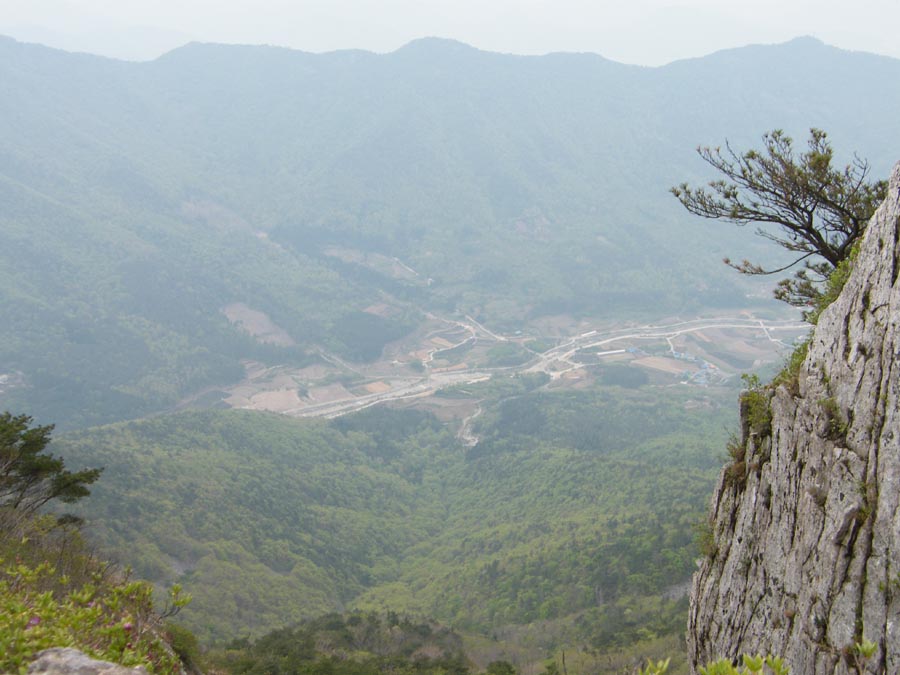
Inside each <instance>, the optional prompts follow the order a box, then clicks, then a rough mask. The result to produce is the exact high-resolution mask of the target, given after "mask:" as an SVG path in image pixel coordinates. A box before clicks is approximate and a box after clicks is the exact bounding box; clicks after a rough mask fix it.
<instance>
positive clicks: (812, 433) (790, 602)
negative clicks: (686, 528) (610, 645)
mask: <svg viewBox="0 0 900 675" xmlns="http://www.w3.org/2000/svg"><path fill="white" fill-rule="evenodd" d="M898 272H900V164H898V165H897V166H896V167H895V168H894V171H893V175H892V176H891V180H890V188H889V191H888V196H887V198H886V199H885V201H884V203H883V204H882V205H881V207H880V208H879V209H878V211H877V212H876V213H875V215H874V217H873V218H872V220H871V221H870V223H869V226H868V229H867V231H866V234H865V236H864V238H863V241H862V244H861V247H860V251H859V254H858V256H857V258H856V261H855V264H854V269H853V271H852V273H851V275H850V277H849V279H848V280H847V283H846V285H845V286H844V288H843V290H842V292H841V294H840V296H839V297H838V298H837V300H835V302H834V303H832V304H831V305H830V306H829V307H828V308H827V309H826V310H825V311H824V312H823V313H822V315H821V317H820V318H819V321H818V325H817V326H816V328H815V331H814V333H813V335H812V338H811V341H810V344H809V353H808V355H807V357H806V359H805V360H804V362H803V364H802V365H801V366H800V369H799V374H798V376H797V379H796V381H793V380H791V381H788V382H786V383H782V384H781V385H779V386H777V387H775V388H774V389H761V390H758V391H755V392H751V395H750V396H749V397H748V396H745V397H743V399H742V410H741V418H742V425H741V426H742V438H741V439H740V441H739V445H738V444H737V443H736V445H735V448H733V449H732V455H733V457H734V461H733V462H732V463H731V464H730V465H728V466H726V467H725V469H723V471H722V474H721V476H720V477H719V482H718V484H717V486H716V490H715V493H714V496H713V502H712V510H711V513H710V521H709V524H710V527H711V531H710V532H709V538H708V542H707V543H708V546H707V551H706V553H707V556H706V558H705V559H704V560H703V561H702V563H701V564H700V569H699V570H698V571H697V573H696V574H695V575H694V580H693V587H692V591H691V607H690V615H689V619H688V651H689V655H690V660H691V663H692V668H693V669H696V668H697V666H698V665H699V664H704V663H706V662H708V661H710V660H713V659H716V658H720V657H726V658H737V657H738V656H739V655H740V654H742V653H763V654H766V653H771V654H774V655H776V656H778V655H780V656H782V657H784V659H785V662H786V663H787V664H788V665H790V667H791V671H792V672H793V673H798V674H800V673H802V674H803V675H825V674H827V675H832V674H838V673H857V672H867V673H883V672H887V673H900V284H898V281H897V280H898ZM769 415H770V416H769ZM863 639H866V640H870V641H872V642H874V643H875V644H876V645H877V649H876V651H875V653H874V654H873V655H872V656H871V657H870V658H869V659H865V660H861V659H859V658H858V657H857V655H856V654H857V653H856V650H855V649H854V645H856V644H857V643H859V642H861V641H862V640H863Z"/></svg>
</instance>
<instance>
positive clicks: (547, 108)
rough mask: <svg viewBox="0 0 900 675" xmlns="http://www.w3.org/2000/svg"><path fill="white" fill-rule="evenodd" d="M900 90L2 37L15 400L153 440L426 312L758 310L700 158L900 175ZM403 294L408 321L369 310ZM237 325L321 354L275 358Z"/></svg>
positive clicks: (769, 65)
mask: <svg viewBox="0 0 900 675" xmlns="http://www.w3.org/2000/svg"><path fill="white" fill-rule="evenodd" d="M898 76H900V62H898V61H897V60H894V59H889V58H885V57H877V56H872V55H868V54H860V53H848V52H843V51H840V50H837V49H834V48H830V47H827V46H825V45H823V44H821V43H818V42H816V41H814V40H811V39H799V40H796V41H793V42H790V43H787V44H784V45H779V46H773V47H748V48H743V49H737V50H732V51H726V52H721V53H718V54H714V55H712V56H710V57H706V58H702V59H694V60H690V61H683V62H678V63H674V64H672V65H669V66H666V67H662V68H653V69H649V68H639V67H632V66H624V65H620V64H617V63H613V62H610V61H606V60H604V59H602V58H600V57H597V56H592V55H577V54H553V55H548V56H544V57H516V56H505V55H498V54H491V53H486V52H480V51H478V50H475V49H472V48H470V47H467V46H465V45H463V44H459V43H455V42H450V41H445V40H435V39H426V40H420V41H416V42H413V43H410V44H409V45H407V46H406V47H404V48H402V49H400V50H398V51H396V52H394V53H392V54H387V55H376V54H371V53H366V52H356V51H345V52H335V53H330V54H320V55H313V54H306V53H302V52H296V51H290V50H286V49H277V48H268V47H235V46H218V45H202V44H191V45H187V46H185V47H183V48H180V49H177V50H175V51H173V52H171V53H169V54H167V55H165V56H163V57H161V58H159V59H157V60H156V61H153V62H149V63H126V62H119V61H113V60H108V59H104V58H100V57H94V56H88V55H80V54H69V53H65V52H60V51H54V50H51V49H47V48H44V47H39V46H34V45H24V44H20V43H17V42H15V41H12V40H9V39H3V40H2V42H0V87H2V97H0V99H2V100H0V119H2V121H3V124H2V125H0V199H2V201H3V204H4V205H5V208H4V210H3V213H2V214H0V218H2V229H0V237H2V243H0V256H2V274H3V276H4V282H3V285H2V290H0V303H2V307H3V312H4V315H6V316H10V317H15V320H13V321H7V322H5V323H4V326H3V327H2V329H0V363H2V364H3V370H4V371H5V373H4V374H6V375H8V377H7V384H6V385H4V386H5V390H4V391H3V393H2V394H0V397H2V398H0V401H2V403H3V404H4V405H5V406H7V407H9V406H12V405H13V404H15V406H16V407H27V408H28V409H31V410H36V411H40V414H41V415H42V416H43V415H47V416H48V418H53V419H55V420H57V421H59V422H60V423H63V424H65V425H78V426H81V425H84V424H88V423H93V422H98V421H103V420H112V419H116V418H121V417H128V416H134V415H137V414H142V413H147V412H150V411H153V410H160V409H165V408H166V407H168V406H171V405H172V404H173V403H175V402H176V401H178V400H179V399H180V398H181V397H183V396H184V395H186V394H189V393H191V392H194V391H197V390H200V389H202V388H204V387H206V386H209V385H213V384H220V383H223V382H228V381H235V380H236V379H239V378H240V376H241V373H242V368H241V366H240V359H242V358H248V357H251V358H257V359H260V360H262V361H267V362H276V361H277V362H282V361H285V360H288V361H289V360H292V359H293V360H294V361H297V362H302V361H303V359H305V358H306V357H305V356H304V354H305V353H306V351H307V350H308V348H309V347H310V346H312V345H320V346H322V347H324V348H325V349H326V350H329V351H331V352H334V353H336V354H338V355H342V356H344V357H346V358H350V359H367V358H372V357H373V355H377V353H378V352H379V351H380V347H381V345H383V344H384V343H385V342H387V341H388V340H391V339H395V338H396V337H398V336H400V335H402V334H403V333H404V332H406V331H408V330H409V329H410V328H411V327H413V326H414V325H415V324H416V323H417V321H418V318H419V317H420V316H421V314H420V312H421V311H422V310H427V309H438V310H440V311H443V312H447V313H451V314H452V313H456V314H471V315H473V316H475V317H476V318H478V319H480V320H481V321H483V322H487V323H489V324H490V325H492V326H495V327H499V328H503V329H515V328H516V327H518V326H520V325H521V324H522V323H523V322H524V321H526V320H528V319H529V318H533V317H535V316H539V315H541V314H548V313H558V312H561V311H569V312H576V313H585V314H591V315H594V316H600V317H611V316H616V317H618V316H625V315H627V316H647V315H648V314H653V315H657V316H658V315H663V314H671V313H675V312H679V311H685V310H693V311H696V310H699V309H702V308H704V307H715V306H719V305H733V304H734V303H735V301H737V300H739V299H740V298H741V297H742V295H743V293H744V291H743V290H742V289H741V287H739V286H738V282H737V280H736V279H735V278H734V277H733V276H732V275H730V274H728V273H727V270H725V269H723V268H722V266H721V265H720V264H719V262H718V261H719V260H720V258H721V257H722V256H723V255H725V254H736V255H742V254H743V253H744V252H746V251H748V250H751V247H752V246H753V244H752V243H750V238H749V237H744V238H742V239H741V240H740V243H737V242H736V241H735V237H736V233H735V232H734V231H732V230H731V229H728V228H715V227H712V226H709V225H705V224H698V223H696V222H693V221H690V220H689V219H688V218H687V217H686V216H684V215H683V214H681V213H679V210H678V209H679V207H678V205H677V204H676V203H675V202H674V200H673V199H672V198H671V197H670V196H669V195H668V194H667V188H668V187H669V186H670V185H672V184H675V183H676V182H679V181H681V180H684V179H694V180H696V179H699V178H700V177H701V176H702V175H703V170H704V168H703V166H702V164H701V163H700V162H699V161H698V160H697V158H696V157H695V156H694V155H693V153H692V149H693V148H694V147H695V146H696V145H697V144H700V143H711V144H717V143H721V142H722V141H723V140H724V139H726V138H727V139H729V140H730V141H732V142H733V143H734V144H735V145H736V146H737V147H739V148H744V147H748V146H750V145H752V144H754V143H756V142H757V141H758V139H759V137H760V135H761V134H762V133H763V132H764V131H766V130H769V129H771V128H775V127H780V128H785V129H787V130H788V131H790V132H791V133H793V134H794V135H795V137H796V138H797V140H798V142H802V140H803V139H804V137H805V134H806V130H807V128H808V127H810V126H818V127H822V128H824V129H827V130H828V131H829V132H830V133H831V135H832V137H833V139H834V141H835V143H836V145H837V146H838V147H839V149H841V150H846V151H849V150H850V149H856V150H858V151H859V152H860V153H861V154H863V155H864V156H867V157H868V158H869V159H870V160H871V162H872V167H873V175H879V174H883V173H885V172H886V170H887V166H888V164H889V162H890V161H891V159H892V158H893V157H895V156H896V155H897V149H896V148H892V147H888V146H886V145H885V140H884V139H892V138H897V137H898V134H897V131H898V130H900V129H898V127H900V120H897V118H896V115H894V114H893V112H894V111H896V110H897V109H898V107H900V105H898V104H900V92H898V90H897V88H896V87H892V86H889V83H892V82H896V81H900V80H898ZM698 101H702V105H698V104H697V102H698ZM345 249H349V250H351V251H352V252H354V253H355V254H357V255H358V254H359V252H365V253H378V254H381V255H383V256H386V257H388V258H397V259H399V261H401V262H402V263H403V264H404V265H405V266H408V267H409V268H410V269H411V270H414V272H415V276H412V277H411V278H407V279H402V278H397V277H396V276H391V275H386V274H384V273H379V272H378V271H377V270H373V269H372V266H371V265H369V266H366V265H361V264H358V263H357V262H354V261H353V259H352V256H349V257H348V254H346V251H345ZM335 250H337V251H338V253H337V254H335ZM382 292H387V293H389V294H390V297H391V298H393V300H392V302H393V303H394V304H395V305H396V308H395V310H394V311H393V314H392V315H391V316H389V317H373V316H372V315H371V314H366V313H363V312H361V311H360V310H363V309H364V308H366V307H368V306H370V305H371V304H372V303H373V302H376V301H382V300H384V297H385V296H384V295H383V293H382ZM230 303H245V304H246V305H247V306H249V307H251V308H253V309H255V310H259V311H262V312H265V313H266V314H267V315H268V316H270V317H271V319H272V320H273V321H274V322H275V323H276V324H278V325H279V326H280V327H282V328H283V329H284V330H285V331H286V332H287V333H288V334H289V336H290V338H291V342H293V343H296V346H290V347H288V346H281V347H279V346H273V345H264V344H259V343H258V342H257V341H254V340H252V339H251V338H249V337H248V336H247V335H246V334H244V333H242V332H241V331H240V330H239V328H237V327H235V326H232V325H231V324H229V322H228V320H227V319H226V317H225V316H223V314H222V312H221V310H222V308H223V307H224V306H226V305H229V304H230ZM361 326H364V327H365V329H364V331H363V332H366V333H367V334H368V335H369V336H370V338H369V339H370V342H369V343H367V344H359V342H358V340H359V338H358V335H359V333H360V327H361ZM10 382H11V383H13V386H8V385H9V383H10ZM73 400H78V401H79V402H80V403H79V405H78V406H77V410H76V406H73V405H72V401H73ZM85 403H87V404H88V405H83V404H85Z"/></svg>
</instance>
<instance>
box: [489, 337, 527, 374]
mask: <svg viewBox="0 0 900 675" xmlns="http://www.w3.org/2000/svg"><path fill="white" fill-rule="evenodd" d="M530 358H532V355H531V354H530V353H529V352H528V351H527V350H526V349H523V348H522V347H521V346H519V345H518V344H516V343H513V342H502V343H500V344H498V345H495V346H494V347H491V348H490V349H489V350H488V353H487V365H488V366H491V367H494V368H502V367H507V366H517V365H519V364H520V363H525V362H526V361H528V360H529V359H530Z"/></svg>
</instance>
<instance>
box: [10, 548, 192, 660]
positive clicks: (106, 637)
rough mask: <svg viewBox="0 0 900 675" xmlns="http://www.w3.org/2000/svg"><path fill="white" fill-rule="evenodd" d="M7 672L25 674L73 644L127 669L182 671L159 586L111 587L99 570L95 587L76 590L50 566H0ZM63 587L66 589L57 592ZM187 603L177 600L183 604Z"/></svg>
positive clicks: (91, 584)
mask: <svg viewBox="0 0 900 675" xmlns="http://www.w3.org/2000/svg"><path fill="white" fill-rule="evenodd" d="M0 565H2V570H0V669H2V670H3V671H4V672H18V673H24V672H25V671H26V669H27V666H28V663H29V662H30V660H31V659H32V658H33V657H34V655H35V654H36V653H37V652H39V651H40V650H42V649H46V648H48V647H58V646H60V645H65V646H74V647H76V648H78V649H81V650H82V651H84V652H86V653H87V654H89V655H91V656H94V657H96V658H99V659H103V660H106V661H112V662H114V663H120V664H122V665H125V666H137V665H143V666H145V667H147V668H148V669H149V670H150V672H152V673H178V672H180V670H179V665H180V664H179V661H178V658H177V657H176V656H175V655H174V654H173V653H172V652H171V650H170V649H169V647H168V645H167V644H166V642H165V641H164V640H163V638H162V637H161V635H160V632H159V629H160V625H159V623H160V619H159V617H158V616H157V615H156V614H155V613H154V611H153V603H152V588H151V587H150V585H149V584H147V583H145V582H140V581H129V580H127V579H126V580H120V581H111V580H110V579H109V578H105V579H104V577H103V575H102V570H101V569H99V568H98V570H97V572H96V573H95V574H94V579H93V581H92V582H88V583H84V584H83V585H71V584H70V583H69V581H68V580H67V579H66V577H60V576H58V575H57V572H56V569H55V568H54V567H53V566H52V565H51V564H50V563H48V562H43V563H40V564H38V565H37V566H34V567H32V566H29V565H26V564H23V563H10V562H8V561H0ZM60 584H62V586H63V587H64V590H62V591H60V590H54V589H53V588H52V587H53V586H58V585H60ZM182 600H183V599H178V600H177V602H181V601H182Z"/></svg>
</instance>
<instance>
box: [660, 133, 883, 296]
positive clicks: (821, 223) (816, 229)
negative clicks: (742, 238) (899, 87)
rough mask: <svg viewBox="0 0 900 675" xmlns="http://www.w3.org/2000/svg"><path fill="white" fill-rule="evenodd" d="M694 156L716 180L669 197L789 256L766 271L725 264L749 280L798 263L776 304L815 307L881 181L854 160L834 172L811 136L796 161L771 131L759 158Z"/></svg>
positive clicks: (828, 150) (820, 139)
mask: <svg viewBox="0 0 900 675" xmlns="http://www.w3.org/2000/svg"><path fill="white" fill-rule="evenodd" d="M697 152H698V154H699V155H700V157H701V158H702V159H703V160H704V161H705V162H706V163H707V164H709V165H710V166H712V167H713V168H714V169H716V170H717V171H718V172H719V173H720V174H721V175H722V176H723V177H722V178H719V179H717V180H713V181H710V182H709V183H708V185H707V187H701V188H692V187H690V186H689V185H688V184H687V183H682V184H681V185H679V186H678V187H673V188H672V190H671V192H672V194H674V195H675V197H677V198H678V200H679V201H680V202H681V203H682V205H683V206H684V207H685V208H686V209H687V210H688V211H690V212H691V213H693V214H696V215H698V216H703V217H704V218H712V219H721V220H724V221H726V222H731V223H735V224H736V225H747V224H748V223H756V224H758V225H759V226H760V227H759V228H758V229H757V231H756V232H757V234H759V235H760V236H762V237H765V238H767V239H770V240H772V241H774V242H775V243H777V244H778V245H779V246H781V247H782V248H785V249H787V250H788V251H790V252H791V253H793V254H795V257H794V259H793V260H792V261H791V262H790V263H789V264H787V265H783V266H780V267H777V268H773V269H767V268H766V267H764V266H762V265H759V264H756V263H753V262H750V261H749V260H743V261H741V262H740V263H733V262H732V261H731V260H730V259H728V258H726V259H725V263H726V264H728V265H730V266H732V267H734V268H735V269H736V270H738V271H739V272H742V273H744V274H753V275H757V274H777V273H779V272H783V271H785V270H787V269H790V268H792V267H794V266H796V265H798V264H801V263H802V268H801V269H800V270H798V271H797V272H796V273H795V274H794V276H793V278H787V279H782V280H781V281H780V282H779V283H778V287H777V289H776V290H775V297H776V298H778V299H779V300H783V301H785V302H787V303H789V304H791V305H795V306H809V305H812V304H814V303H815V301H816V300H817V299H818V298H819V296H820V295H821V288H820V287H821V284H822V282H823V281H825V280H826V279H827V278H828V276H829V275H830V274H831V272H832V271H833V270H834V269H835V268H837V266H838V265H839V264H840V263H841V262H842V261H844V260H846V259H847V258H849V256H850V254H851V251H852V249H853V245H854V243H855V242H856V241H857V240H858V239H859V238H860V236H862V233H863V232H864V231H865V227H866V224H867V223H868V221H869V219H870V218H871V217H872V214H873V213H874V212H875V209H876V208H877V207H878V205H879V204H880V203H881V201H882V200H883V199H884V197H885V195H886V191H887V183H886V182H885V181H870V180H869V164H868V162H867V161H866V160H865V159H861V158H860V157H859V156H858V155H854V156H853V160H852V161H851V162H850V163H849V164H847V165H846V166H845V167H843V168H838V167H836V166H834V165H833V160H834V151H833V149H832V147H831V144H830V143H829V141H828V136H827V134H826V133H825V132H824V131H822V130H820V129H811V130H810V137H809V140H808V141H807V150H806V151H805V152H802V153H800V154H796V153H795V151H794V145H793V141H792V139H791V138H790V136H788V135H786V134H785V133H784V132H783V131H781V130H778V129H776V130H775V131H772V132H769V133H767V134H765V135H764V136H763V149H762V150H748V151H747V152H744V153H742V154H740V153H738V152H736V151H735V150H734V149H733V148H732V147H731V145H730V144H728V143H727V142H726V146H725V150H724V151H723V150H722V149H721V148H710V147H699V148H697Z"/></svg>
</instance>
